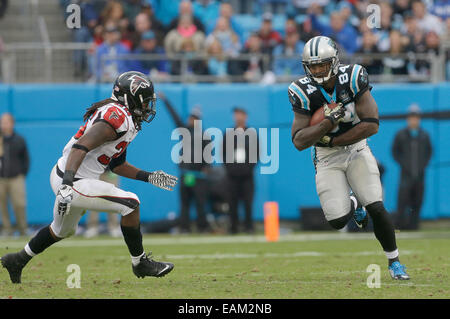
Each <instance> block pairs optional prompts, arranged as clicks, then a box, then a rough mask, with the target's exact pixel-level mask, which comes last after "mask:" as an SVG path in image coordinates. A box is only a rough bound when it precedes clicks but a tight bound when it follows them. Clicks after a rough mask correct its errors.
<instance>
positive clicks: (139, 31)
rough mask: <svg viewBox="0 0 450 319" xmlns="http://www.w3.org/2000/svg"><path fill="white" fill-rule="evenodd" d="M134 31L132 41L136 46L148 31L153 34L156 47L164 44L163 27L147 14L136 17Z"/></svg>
mask: <svg viewBox="0 0 450 319" xmlns="http://www.w3.org/2000/svg"><path fill="white" fill-rule="evenodd" d="M134 30H135V33H134V35H133V41H134V43H135V44H136V46H137V45H138V44H139V43H140V41H141V36H142V35H143V34H144V33H146V32H148V31H153V32H154V34H155V37H156V42H157V44H158V46H162V45H163V43H164V36H165V29H164V27H163V25H162V24H161V22H159V21H158V20H156V19H155V18H154V17H153V18H152V17H151V16H150V15H149V14H148V13H144V12H141V13H139V14H138V15H137V16H136V19H135V21H134Z"/></svg>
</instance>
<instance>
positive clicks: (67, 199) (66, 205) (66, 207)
mask: <svg viewBox="0 0 450 319" xmlns="http://www.w3.org/2000/svg"><path fill="white" fill-rule="evenodd" d="M72 199H73V189H72V187H71V186H69V185H65V184H63V185H61V186H60V187H59V189H58V194H56V200H57V202H58V215H62V216H64V214H66V215H69V211H70V203H71V202H72Z"/></svg>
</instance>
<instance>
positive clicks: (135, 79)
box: [128, 74, 150, 96]
mask: <svg viewBox="0 0 450 319" xmlns="http://www.w3.org/2000/svg"><path fill="white" fill-rule="evenodd" d="M128 80H131V84H130V92H131V94H133V96H134V95H135V94H136V92H137V90H139V88H143V89H144V88H148V87H150V83H148V81H147V80H146V79H144V78H143V77H141V76H139V75H137V74H134V75H133V76H131V77H129V78H128Z"/></svg>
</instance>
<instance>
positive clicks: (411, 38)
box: [402, 14, 430, 76]
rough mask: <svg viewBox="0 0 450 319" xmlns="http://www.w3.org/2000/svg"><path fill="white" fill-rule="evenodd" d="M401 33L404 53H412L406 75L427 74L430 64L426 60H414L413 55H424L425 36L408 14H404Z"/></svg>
mask: <svg viewBox="0 0 450 319" xmlns="http://www.w3.org/2000/svg"><path fill="white" fill-rule="evenodd" d="M403 19H404V25H403V27H402V32H403V34H404V36H403V37H402V38H404V39H405V52H407V53H412V54H410V55H409V56H410V57H411V59H410V61H409V64H408V74H409V75H411V76H415V75H417V74H419V75H420V74H428V72H429V68H430V64H429V63H428V61H426V60H421V59H416V58H415V56H414V54H415V53H425V52H426V51H427V47H426V44H425V34H424V32H423V31H422V30H421V29H419V28H418V26H417V19H416V18H414V17H413V16H412V15H410V14H405V16H404V18H403Z"/></svg>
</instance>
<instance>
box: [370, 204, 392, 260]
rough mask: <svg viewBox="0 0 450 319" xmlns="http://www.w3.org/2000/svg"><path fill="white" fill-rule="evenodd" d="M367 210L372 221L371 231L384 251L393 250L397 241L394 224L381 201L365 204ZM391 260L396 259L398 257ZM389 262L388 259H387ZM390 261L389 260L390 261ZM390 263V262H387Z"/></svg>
mask: <svg viewBox="0 0 450 319" xmlns="http://www.w3.org/2000/svg"><path fill="white" fill-rule="evenodd" d="M366 209H367V212H368V213H369V215H370V217H371V218H372V221H373V232H374V233H375V237H376V238H377V239H378V241H379V242H380V244H381V246H382V247H383V250H384V251H385V252H391V251H395V250H396V249H397V243H396V241H395V230H394V224H393V223H392V221H391V219H390V217H389V214H388V212H387V211H386V209H385V208H384V205H383V203H382V202H376V203H373V204H370V205H368V206H366ZM391 260H393V261H392V262H394V261H398V257H396V258H392V259H391ZM389 262H390V261H389ZM390 263H391V262H390ZM389 265H390V264H389Z"/></svg>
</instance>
